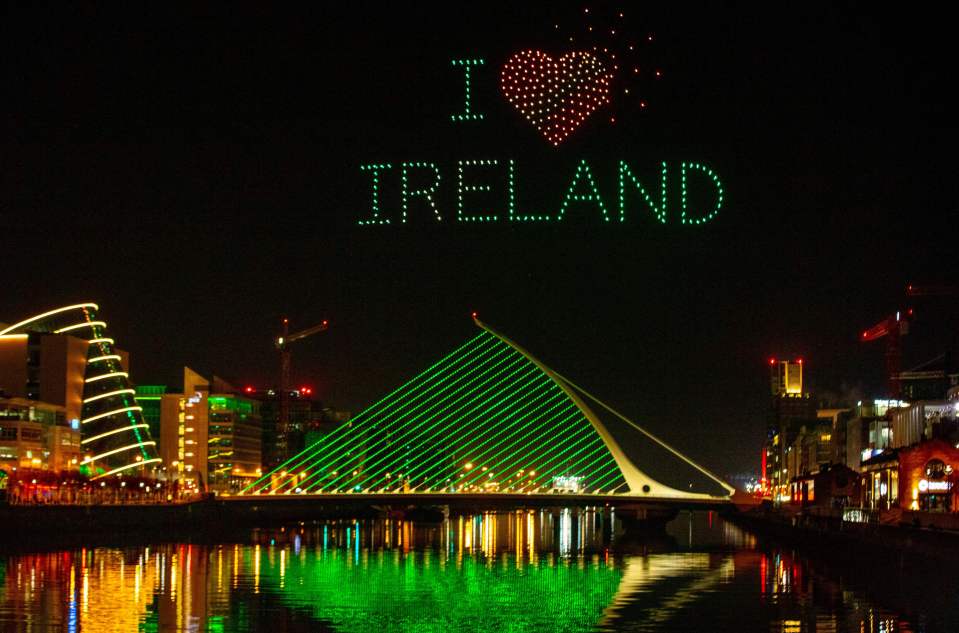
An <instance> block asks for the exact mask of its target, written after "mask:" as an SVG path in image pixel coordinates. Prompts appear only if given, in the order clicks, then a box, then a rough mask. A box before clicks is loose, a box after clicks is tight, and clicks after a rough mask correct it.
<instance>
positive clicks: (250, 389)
mask: <svg viewBox="0 0 959 633" xmlns="http://www.w3.org/2000/svg"><path fill="white" fill-rule="evenodd" d="M243 391H245V392H247V393H253V387H251V386H250V385H247V386H246V387H244V388H243Z"/></svg>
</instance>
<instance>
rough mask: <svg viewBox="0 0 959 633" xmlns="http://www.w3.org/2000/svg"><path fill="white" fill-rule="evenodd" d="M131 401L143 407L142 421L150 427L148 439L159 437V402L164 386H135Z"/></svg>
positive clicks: (163, 392)
mask: <svg viewBox="0 0 959 633" xmlns="http://www.w3.org/2000/svg"><path fill="white" fill-rule="evenodd" d="M135 389H136V393H135V394H134V396H133V399H134V400H136V402H137V404H138V405H140V406H141V407H143V420H144V422H146V423H147V424H148V425H149V426H150V437H155V438H159V437H160V400H161V399H162V396H163V394H165V393H166V386H165V385H137V386H136V387H135Z"/></svg>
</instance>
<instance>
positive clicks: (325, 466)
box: [308, 352, 509, 489]
mask: <svg viewBox="0 0 959 633" xmlns="http://www.w3.org/2000/svg"><path fill="white" fill-rule="evenodd" d="M501 356H502V358H501V359H500V360H496V359H499V358H500V357H501ZM508 358H509V356H508V355H501V354H499V353H498V352H497V353H496V355H495V356H494V357H493V359H494V360H495V362H492V363H490V364H491V365H492V367H488V366H487V364H484V365H480V366H478V367H474V368H473V369H471V370H470V371H469V372H467V373H466V374H461V375H460V376H458V377H457V380H456V382H454V384H456V383H457V382H459V381H462V380H466V378H467V377H468V376H470V375H472V374H473V373H474V372H476V371H478V370H479V369H482V368H484V367H487V371H486V372H484V374H485V373H488V372H489V371H491V370H492V369H493V368H495V367H498V366H499V365H500V364H502V363H503V362H505V361H507V360H508ZM484 374H480V376H482V375H484ZM475 380H476V378H472V379H470V380H467V381H466V382H465V384H464V385H463V386H462V387H461V388H460V390H461V389H464V388H466V387H468V386H469V385H471V384H472V383H473V381H475ZM458 391H459V390H457V392H458ZM431 400H432V399H430V400H429V401H431ZM440 403H442V400H441V401H440ZM440 403H438V404H440ZM438 404H437V405H433V406H432V407H430V409H427V411H425V412H423V413H421V414H420V415H423V414H425V413H427V412H429V411H431V410H432V409H434V408H435V407H436V406H438ZM414 410H415V409H414ZM418 417H419V416H417V418H418ZM401 437H402V436H401ZM388 448H389V447H387V446H380V447H379V449H375V450H374V454H376V453H377V452H381V451H383V450H388ZM370 457H371V455H364V459H369V458H370ZM337 459H339V454H338V455H337V456H335V457H334V458H333V460H332V461H330V460H328V461H327V462H326V463H325V464H323V465H321V466H322V467H321V468H320V469H318V470H316V471H315V472H314V473H313V474H312V475H311V476H310V478H309V480H312V479H314V478H315V477H316V476H319V475H320V474H325V471H326V470H328V469H329V468H328V467H329V466H330V465H331V464H334V463H336V461H337ZM344 476H345V475H344ZM340 477H341V476H338V477H337V479H339V478H340ZM315 483H320V482H315ZM328 483H332V482H328ZM314 487H315V485H311V486H310V487H309V488H308V489H312V488H314Z"/></svg>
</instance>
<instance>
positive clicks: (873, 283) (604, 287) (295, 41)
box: [0, 2, 959, 473]
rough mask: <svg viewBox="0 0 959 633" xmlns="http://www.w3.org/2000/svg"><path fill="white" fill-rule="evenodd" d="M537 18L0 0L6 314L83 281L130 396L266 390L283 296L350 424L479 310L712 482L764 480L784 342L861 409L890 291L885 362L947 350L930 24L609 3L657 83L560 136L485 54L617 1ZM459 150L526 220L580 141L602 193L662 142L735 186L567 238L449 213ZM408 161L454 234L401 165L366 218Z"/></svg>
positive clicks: (947, 72)
mask: <svg viewBox="0 0 959 633" xmlns="http://www.w3.org/2000/svg"><path fill="white" fill-rule="evenodd" d="M555 4H556V3H491V4H484V3H473V4H459V3H443V4H440V5H433V4H429V3H389V6H388V3H381V2H377V3H370V4H367V5H363V4H361V3H355V2H350V3H337V4H329V5H327V4H325V3H324V4H323V5H322V6H321V5H320V4H319V3H314V6H313V7H312V8H310V9H308V10H303V11H300V10H293V9H286V10H283V9H281V8H279V7H274V6H272V5H269V6H268V5H263V6H261V7H258V8H243V7H242V6H238V5H234V4H204V5H203V6H199V7H198V6H193V5H182V6H181V9H182V12H180V13H175V12H174V10H173V9H171V8H170V7H169V6H167V5H166V4H165V3H164V4H163V5H162V6H161V5H157V6H155V7H153V8H136V9H135V10H129V9H124V10H123V12H117V11H116V10H111V9H109V8H108V7H106V6H103V5H93V4H90V5H86V4H82V5H80V6H78V7H74V6H70V7H67V6H65V5H61V4H54V5H51V6H49V7H45V8H43V7H40V8H31V9H28V10H23V11H18V12H11V9H10V8H9V7H8V9H7V10H6V11H7V15H5V16H4V17H3V19H2V20H0V23H2V27H0V28H2V35H3V42H4V44H3V50H4V53H3V55H2V56H0V57H2V60H0V64H2V65H3V78H4V79H3V83H4V90H3V95H4V96H3V105H2V106H0V108H2V109H0V112H2V113H3V116H2V118H0V122H2V123H0V134H2V154H0V222H2V225H3V233H2V235H3V237H2V238H0V239H2V244H3V249H2V254H0V272H2V274H0V279H2V286H0V288H2V290H0V321H6V322H13V321H15V320H17V319H19V318H23V317H25V316H28V315H30V314H33V313H36V312H39V311H42V310H45V309H49V308H52V307H55V306H57V305H60V304H64V303H67V302H76V301H81V300H93V301H96V302H98V303H99V304H100V306H101V312H102V316H103V317H104V318H105V319H106V320H107V322H108V323H109V329H110V332H111V335H112V336H114V337H115V338H116V339H117V342H118V344H119V345H120V346H121V347H123V348H124V349H127V350H129V351H130V352H131V355H132V378H133V379H134V380H135V381H136V382H138V383H142V384H146V383H167V384H171V385H178V384H179V381H180V376H181V374H180V372H181V368H182V366H184V365H189V366H190V367H193V368H194V369H197V370H198V371H200V372H203V373H206V374H210V373H214V372H215V373H216V374H217V375H220V376H223V377H224V378H226V379H229V380H232V381H234V382H235V383H236V384H239V385H244V384H253V385H257V386H266V385H271V384H274V383H275V381H276V374H277V372H278V369H277V366H278V359H277V357H276V353H275V351H274V350H273V349H272V346H271V339H272V337H273V336H274V335H275V333H276V332H277V329H278V326H279V320H280V318H281V316H283V315H288V316H289V318H290V319H291V323H292V326H293V328H294V329H297V328H298V327H307V326H310V325H313V324H314V323H316V322H319V321H321V320H323V319H329V321H330V323H331V329H330V330H329V332H327V333H325V334H321V335H317V336H315V337H313V338H311V339H307V340H305V341H303V342H302V343H301V344H300V345H299V347H297V348H295V350H294V353H293V364H294V376H295V380H296V383H297V384H309V385H312V386H313V387H314V389H315V390H316V392H317V393H319V394H320V396H321V397H322V398H323V399H324V400H325V401H327V402H329V403H330V404H333V405H334V406H337V407H340V408H346V409H350V410H353V411H358V410H360V409H361V408H362V407H363V406H364V405H365V404H368V403H370V402H372V401H373V400H374V399H376V398H377V397H378V396H380V395H382V394H384V393H386V392H387V391H389V390H390V389H392V388H393V387H395V386H396V385H398V384H399V383H400V382H402V381H403V380H404V379H406V378H407V377H410V376H412V375H413V374H414V373H416V372H418V371H420V370H421V369H423V368H424V367H425V366H427V365H428V364H430V363H431V362H433V361H434V360H435V359H437V358H439V357H440V356H441V355H443V354H445V353H446V352H448V351H449V350H451V349H452V348H453V347H454V346H456V345H457V344H459V343H460V342H461V341H463V340H465V339H466V338H467V337H469V336H471V335H472V334H473V333H474V331H475V326H473V324H472V322H471V320H470V318H469V317H470V313H471V312H472V311H474V310H475V311H477V312H478V313H479V315H480V318H482V319H483V320H484V321H486V322H487V323H489V324H491V325H492V326H494V327H496V328H497V329H499V330H500V331H502V332H503V333H504V334H506V335H508V336H510V337H511V338H513V339H514V340H516V341H517V342H519V343H521V344H522V345H524V346H525V347H526V348H527V349H529V350H530V351H532V352H533V353H534V354H537V355H538V356H540V357H541V358H542V359H543V360H544V361H546V362H547V363H548V364H550V365H552V366H553V367H555V368H556V369H557V370H558V371H560V373H562V374H564V375H566V376H567V377H569V378H571V379H573V380H575V381H577V382H578V383H580V384H581V385H582V386H584V387H586V388H588V389H590V390H591V391H592V392H593V393H595V394H596V395H598V396H600V397H601V398H603V399H605V400H606V401H607V402H609V403H610V404H612V405H614V406H616V407H618V408H619V409H620V410H622V411H623V412H624V413H626V414H627V415H629V416H630V417H632V418H634V419H635V420H637V421H638V422H640V423H641V424H644V425H646V426H647V427H648V428H649V429H650V430H652V431H654V432H657V433H660V434H661V435H662V436H663V437H665V438H666V439H668V440H669V441H671V442H673V443H674V444H675V445H676V446H677V447H679V448H680V449H683V450H685V451H687V452H688V453H689V454H690V455H691V456H693V457H694V458H697V459H700V460H701V461H703V462H704V463H705V464H706V465H708V466H710V467H712V468H714V469H716V470H718V471H720V472H723V473H732V472H739V471H743V470H747V469H751V470H756V469H757V468H758V455H759V447H760V445H761V443H762V440H763V435H764V428H765V415H766V410H767V406H768V373H767V365H766V359H767V358H768V357H769V356H779V357H782V356H790V357H797V356H802V357H803V358H804V359H805V360H806V363H807V372H808V374H807V375H808V378H809V380H810V382H811V387H812V388H813V390H814V392H815V393H817V394H819V395H821V396H823V397H830V398H837V397H841V396H843V395H845V397H847V398H856V397H859V396H860V395H862V396H867V397H872V396H874V395H881V392H882V387H883V365H882V363H883V360H882V358H883V357H882V350H883V347H882V344H881V343H873V344H870V345H862V344H860V343H858V341H857V334H858V333H860V332H861V331H862V330H863V329H865V328H866V327H868V326H870V325H872V324H873V323H874V322H876V321H879V320H880V319H881V318H882V317H884V316H885V315H887V314H889V313H890V312H892V311H894V310H896V309H898V308H901V307H906V306H909V305H912V306H915V307H916V309H917V314H918V319H917V322H916V324H915V326H914V328H913V333H912V334H911V335H910V336H909V338H907V339H906V340H905V358H904V362H903V367H904V368H906V369H908V368H910V367H911V366H913V365H915V364H918V363H919V362H921V361H923V360H926V359H927V358H929V357H932V356H935V355H936V354H938V353H939V352H941V351H943V350H945V349H952V350H955V349H956V332H957V330H959V327H957V321H956V319H955V318H954V317H955V314H956V310H955V305H954V303H953V304H949V303H947V302H946V300H926V301H923V302H921V303H918V304H917V303H916V302H915V301H913V302H911V303H910V301H909V300H908V299H907V297H905V293H904V287H905V285H906V284H907V283H909V282H914V283H931V282H944V281H955V276H956V269H957V266H956V257H955V251H956V247H955V244H956V236H957V232H956V229H957V228H959V227H957V215H956V200H957V193H959V192H957V189H959V187H957V181H959V179H957V173H959V172H957V166H956V165H955V161H954V160H953V158H952V157H953V154H954V148H955V145H956V140H957V134H956V119H955V115H954V104H953V102H952V101H951V95H952V93H953V91H952V89H951V88H952V85H951V84H952V83H953V81H954V76H955V73H954V68H953V64H954V56H955V55H954V51H953V50H951V48H950V42H952V41H953V35H954V34H953V33H952V32H951V30H950V29H951V26H950V25H949V24H947V23H946V21H945V20H943V19H936V18H935V16H933V15H928V14H924V15H922V16H915V15H911V14H906V13H904V12H903V9H902V8H901V7H899V8H897V9H896V10H895V11H894V12H892V11H891V12H888V13H877V11H878V9H877V8H876V6H875V5H873V4H862V5H859V6H856V5H837V4H833V5H831V6H829V7H825V6H818V7H817V6H812V5H810V4H808V3H802V4H799V3H797V4H793V5H789V6H788V9H786V8H784V9H783V10H782V12H770V11H769V9H768V7H769V5H768V4H767V3H754V4H744V5H740V6H739V7H738V8H736V9H733V10H729V9H722V10H720V9H719V8H718V7H712V6H710V7H704V6H701V5H694V4H685V3H677V4H674V3H669V5H670V6H669V8H668V9H664V7H663V6H662V5H665V4H666V3H659V4H653V3H638V2H634V3H624V4H623V5H622V9H623V11H624V12H625V14H626V20H627V23H626V24H624V32H628V33H631V34H635V36H636V38H637V39H641V38H642V37H643V36H645V35H646V34H648V33H652V34H654V35H655V39H654V42H653V45H650V46H648V47H646V48H643V49H642V55H641V56H640V57H639V59H640V64H641V65H642V68H643V69H644V71H647V72H648V69H652V68H657V69H661V70H662V73H663V77H662V79H660V80H659V81H653V80H651V79H648V75H644V78H643V80H642V81H638V82H637V84H636V92H635V93H633V95H634V96H631V97H630V99H632V101H630V100H629V99H626V98H625V96H624V95H622V94H617V95H614V97H613V99H614V104H613V105H614V107H615V112H616V116H617V120H616V123H615V124H611V123H610V121H609V116H608V115H609V112H607V113H605V114H604V113H603V112H602V111H600V112H598V113H596V115H594V116H593V117H591V118H590V119H589V120H588V121H586V123H585V124H584V125H583V126H582V127H581V128H580V129H579V130H577V131H576V132H575V133H574V134H573V135H572V136H571V137H570V138H569V139H568V140H567V141H566V142H564V143H563V144H562V145H561V146H560V147H559V148H554V147H552V146H550V145H549V144H547V143H546V142H545V141H544V139H543V138H542V137H541V136H540V135H539V133H538V132H537V131H536V130H535V129H534V128H533V127H532V126H531V125H530V124H529V123H528V122H526V120H525V119H523V117H522V116H521V115H520V114H519V113H518V112H517V111H516V110H515V109H514V108H513V107H512V106H511V105H510V104H509V103H507V102H506V100H505V99H504V98H503V96H502V95H501V94H500V91H499V69H500V67H501V66H502V64H503V63H504V62H505V60H506V59H507V58H508V57H509V56H510V55H511V54H512V53H515V52H517V51H520V50H523V49H527V48H541V49H543V50H545V51H547V52H549V53H551V54H555V55H560V54H563V53H565V52H567V51H570V50H575V49H576V46H577V44H575V43H574V44H572V45H571V44H569V43H568V42H566V43H564V41H563V39H562V38H561V37H559V35H558V33H559V32H558V31H557V30H556V29H555V28H554V25H555V24H557V23H561V24H562V25H563V29H561V30H560V31H562V32H565V31H567V30H570V29H572V27H573V26H574V25H576V24H578V23H579V21H582V20H583V19H585V18H584V15H583V14H582V9H583V7H586V6H591V7H592V8H593V11H594V14H593V15H602V14H609V13H610V12H614V11H618V10H619V8H620V6H619V5H584V4H568V5H565V6H563V7H561V8H556V7H555V6H554V5H555ZM711 4H716V3H711ZM604 12H605V13H604ZM460 57H470V58H472V57H482V58H484V59H485V60H486V66H485V67H482V68H478V69H476V70H474V74H473V83H472V86H473V107H474V110H475V111H477V112H482V113H484V115H485V119H484V120H483V121H480V122H469V123H454V122H452V121H451V120H450V116H451V115H452V114H456V113H459V112H461V111H462V108H463V98H464V88H463V73H462V70H459V69H456V68H453V67H452V66H451V63H450V62H451V60H452V59H454V58H460ZM637 98H642V99H644V100H646V99H648V107H646V108H645V109H642V108H639V107H637V106H636V105H635V103H634V102H635V101H636V99H637ZM631 104H633V105H631ZM461 159H464V160H465V159H496V160H499V161H500V164H501V165H502V164H504V162H505V161H506V160H508V159H513V160H514V161H515V164H516V168H517V176H516V184H517V188H518V190H519V192H520V193H519V201H518V202H519V205H520V207H522V209H523V210H524V211H526V212H529V213H534V212H541V213H550V214H555V212H556V211H557V210H558V207H559V205H560V202H561V200H562V198H563V195H564V193H565V191H566V189H567V187H568V186H569V183H570V182H571V180H572V176H573V173H574V171H575V168H576V165H577V163H578V162H579V161H580V160H581V159H586V160H587V161H588V162H589V165H590V167H591V168H592V170H593V173H594V175H595V176H596V180H597V184H598V187H599V189H600V191H601V194H602V196H603V198H604V201H605V203H606V204H607V206H608V207H609V208H610V211H611V212H615V210H616V205H617V195H616V190H617V183H616V166H617V162H618V161H619V160H628V161H629V164H630V165H631V167H632V168H633V170H634V171H635V173H636V175H637V176H638V177H639V178H640V179H641V180H642V182H643V183H644V184H645V185H646V186H647V188H649V189H653V190H655V189H656V188H657V185H658V175H659V165H660V162H661V161H663V160H665V161H668V162H669V163H670V164H677V163H679V162H681V161H690V162H703V163H706V164H708V165H710V166H711V167H712V168H713V169H714V170H715V171H716V172H717V173H718V174H719V176H720V177H721V178H722V181H723V184H724V187H725V190H726V201H725V205H724V208H723V209H722V211H721V212H720V215H719V216H717V218H716V219H715V220H714V221H713V222H711V223H709V224H706V225H704V226H698V227H688V226H681V225H678V224H676V223H670V224H667V225H665V226H664V225H660V224H659V223H658V222H656V220H655V219H654V217H653V216H652V214H651V213H650V212H649V211H648V210H647V209H646V208H645V207H644V206H643V205H642V204H641V203H640V201H639V200H635V199H634V200H632V202H631V203H630V207H629V213H630V215H629V217H628V218H627V221H626V222H625V223H623V224H620V223H604V222H603V221H602V220H601V217H600V214H599V212H598V211H597V208H596V206H595V205H593V204H590V203H581V204H573V205H572V206H571V207H570V208H569V210H568V211H567V218H566V220H565V221H564V222H563V223H561V224H549V225H545V224H529V225H517V224H510V223H508V222H505V221H502V220H501V221H500V222H499V223H494V224H488V225H485V224H484V225H467V224H464V223H457V222H455V221H454V220H455V211H456V207H455V204H456V195H455V188H454V187H455V176H456V161H457V160H461ZM403 161H433V162H436V163H437V164H438V165H439V167H440V169H441V172H442V184H441V188H440V190H439V193H438V196H437V204H438V207H439V209H440V211H441V213H442V214H443V215H444V218H445V219H444V222H443V226H437V225H436V224H435V223H434V222H433V221H432V220H431V212H430V211H429V209H427V208H426V207H425V206H424V205H423V204H422V202H415V203H413V204H412V206H411V208H410V212H409V218H410V220H409V222H408V223H407V224H406V225H402V226H401V225H399V224H398V217H399V204H400V202H399V194H398V192H399V184H398V183H399V180H398V173H397V171H396V170H394V171H393V172H392V173H391V174H388V175H387V176H385V179H384V184H383V189H382V194H383V200H382V206H383V212H384V214H385V215H386V216H390V217H393V219H394V221H393V223H392V224H391V225H390V226H358V224H357V221H358V220H360V219H363V218H365V217H368V216H369V214H370V195H371V193H370V191H371V187H370V178H369V174H368V173H366V172H362V171H361V170H360V165H362V164H366V163H377V162H391V163H393V164H398V163H400V162H403ZM476 173H477V174H480V172H476ZM488 173H489V175H490V177H489V182H490V183H491V184H494V186H496V187H499V189H498V190H494V191H493V192H491V193H490V194H489V195H488V196H486V197H484V194H471V195H473V196H475V197H471V198H469V201H470V204H475V205H478V206H482V205H483V204H484V203H485V204H487V205H489V206H490V208H492V209H493V210H494V211H496V212H498V213H499V214H500V215H501V216H504V215H505V214H506V209H505V202H504V200H505V197H504V188H503V187H502V183H503V179H504V177H503V173H504V172H503V171H502V170H499V171H496V170H490V171H489V172H488ZM671 195H672V194H671ZM670 204H671V205H672V206H671V209H672V210H673V211H674V212H678V200H671V203H670ZM474 210H477V211H478V210H479V209H478V208H475V209H474ZM673 219H675V216H673Z"/></svg>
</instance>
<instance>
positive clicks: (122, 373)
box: [83, 371, 130, 383]
mask: <svg viewBox="0 0 959 633" xmlns="http://www.w3.org/2000/svg"><path fill="white" fill-rule="evenodd" d="M118 376H123V377H124V378H129V377H130V374H128V373H126V372H125V371H111V372H110V373H109V374H100V375H99V376H94V377H93V378H87V379H85V380H84V381H83V382H87V383H89V382H96V381H98V380H103V379H104V378H115V377H118Z"/></svg>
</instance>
